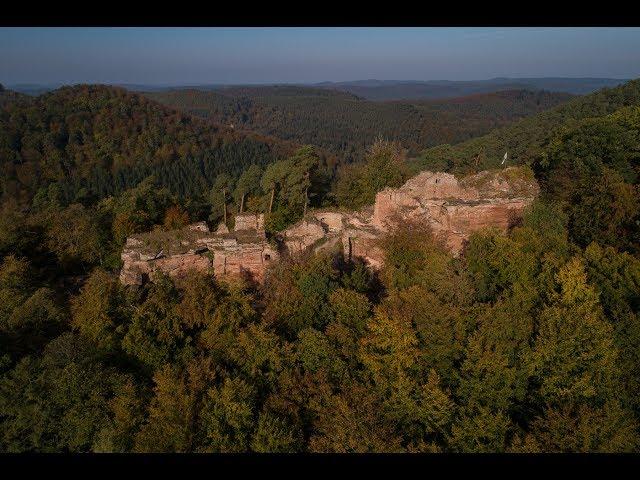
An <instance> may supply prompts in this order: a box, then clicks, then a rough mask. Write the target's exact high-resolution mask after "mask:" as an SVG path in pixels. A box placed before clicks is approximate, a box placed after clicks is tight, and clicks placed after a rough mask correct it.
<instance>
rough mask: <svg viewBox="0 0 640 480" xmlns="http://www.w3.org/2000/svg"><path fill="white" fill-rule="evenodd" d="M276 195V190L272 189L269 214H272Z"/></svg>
mask: <svg viewBox="0 0 640 480" xmlns="http://www.w3.org/2000/svg"><path fill="white" fill-rule="evenodd" d="M275 194H276V189H275V188H272V189H271V200H270V201H269V213H271V209H272V208H273V197H274V196H275Z"/></svg>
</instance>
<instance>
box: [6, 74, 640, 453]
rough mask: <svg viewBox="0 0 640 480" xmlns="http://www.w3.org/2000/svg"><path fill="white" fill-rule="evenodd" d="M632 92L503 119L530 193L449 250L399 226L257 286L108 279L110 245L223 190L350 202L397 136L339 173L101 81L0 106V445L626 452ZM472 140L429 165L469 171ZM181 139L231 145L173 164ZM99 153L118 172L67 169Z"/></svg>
mask: <svg viewBox="0 0 640 480" xmlns="http://www.w3.org/2000/svg"><path fill="white" fill-rule="evenodd" d="M287 88H289V87H287ZM276 90H277V89H276ZM636 90H637V82H631V83H629V84H627V85H625V86H623V87H620V88H617V89H613V90H609V91H604V92H600V93H597V94H594V95H592V96H589V97H584V98H581V99H577V100H574V101H573V102H571V103H570V104H568V105H566V106H565V107H563V108H562V109H558V110H555V111H552V112H548V113H546V114H544V115H542V116H540V117H537V119H535V120H534V119H530V120H528V121H527V122H528V123H527V122H524V123H523V124H520V125H519V126H518V128H516V129H515V130H511V131H512V132H516V133H517V135H516V136H515V137H514V140H513V141H514V142H515V143H514V144H513V145H511V144H510V146H509V149H510V150H509V151H510V152H513V153H514V157H515V153H518V155H521V156H520V157H518V160H522V159H523V158H526V159H527V163H533V164H534V165H533V167H534V169H533V170H534V171H535V174H536V176H537V178H538V179H539V180H540V181H541V184H542V192H541V198H538V199H537V200H536V201H535V202H534V203H533V204H532V205H531V206H530V207H529V208H527V210H526V212H525V214H524V217H523V218H522V221H521V222H519V223H518V224H517V225H515V226H513V227H512V228H511V229H509V230H508V231H507V232H502V233H501V232H497V231H492V230H485V231H478V232H475V233H474V234H473V235H472V236H471V238H470V239H469V242H468V244H466V245H465V246H464V250H463V252H462V254H461V255H460V256H459V257H457V258H454V257H452V256H451V255H450V254H449V253H448V251H447V249H446V248H444V247H443V246H442V245H440V244H439V243H438V241H436V239H434V238H433V236H432V234H431V232H430V230H429V229H427V228H424V227H423V226H421V225H420V224H414V223H411V222H409V223H405V224H399V225H397V226H396V227H397V228H392V229H390V231H389V233H388V235H387V236H386V237H385V238H384V239H382V241H381V242H380V243H379V244H378V245H375V246H376V247H379V248H381V250H382V253H383V254H384V258H385V262H384V267H383V268H382V269H381V270H379V271H376V272H374V271H372V270H370V269H369V268H368V267H367V266H366V265H365V264H364V263H363V262H362V261H358V260H356V261H354V262H352V261H346V260H345V259H344V258H341V257H340V258H336V257H335V256H334V254H326V253H325V254H314V255H311V254H310V255H307V256H300V257H296V258H291V259H288V260H283V261H281V262H278V263H277V264H275V265H274V266H273V267H272V268H270V269H269V271H268V272H267V275H266V282H265V283H264V284H263V285H262V286H260V287H256V286H251V285H248V284H245V283H244V282H240V281H238V282H231V281H229V282H226V281H222V280H220V279H218V278H216V277H214V276H213V275H211V274H196V273H192V274H189V275H187V276H186V277H185V278H180V279H176V280H172V279H171V278H170V277H167V276H163V275H158V276H154V277H153V278H152V279H151V280H152V282H149V283H147V284H145V285H143V286H141V287H125V286H123V285H121V283H120V282H119V280H118V278H117V273H116V270H117V268H118V266H119V263H118V262H119V255H120V252H121V251H122V246H123V244H124V242H125V239H126V238H127V236H129V235H131V234H132V233H136V232H142V231H148V230H151V229H154V230H155V232H156V237H155V238H156V241H157V244H158V245H163V246H166V245H165V244H164V242H166V240H167V238H168V233H167V232H166V231H165V230H164V229H165V228H176V227H178V226H183V225H185V224H186V223H187V222H188V221H190V220H191V219H193V220H196V219H198V220H202V219H204V218H207V216H209V215H210V214H211V213H213V217H215V216H216V215H218V216H221V215H222V213H223V212H224V211H223V210H219V211H217V212H216V211H215V208H216V206H219V207H221V206H222V205H223V204H224V202H225V199H223V198H221V197H220V194H221V192H222V190H223V189H227V192H226V202H227V214H228V216H229V217H231V221H232V217H233V215H235V214H236V212H238V211H239V210H240V205H243V209H244V210H247V211H252V212H257V211H262V212H264V211H268V210H269V205H270V203H271V198H272V196H273V205H272V206H271V207H272V208H271V212H270V214H268V215H267V223H268V225H270V228H271V229H280V228H282V227H284V226H286V225H288V224H289V223H291V222H293V221H295V220H297V219H299V218H300V217H301V216H302V214H303V212H304V209H305V206H306V207H318V206H322V205H325V204H327V203H330V202H332V201H333V199H332V196H331V192H330V190H331V189H332V188H333V193H336V194H338V195H337V198H338V200H339V201H341V202H345V203H344V204H345V206H353V205H364V204H366V203H368V202H371V201H372V199H373V198H374V197H375V194H376V192H377V191H379V190H380V189H382V188H384V187H386V186H389V185H398V184H400V183H402V182H403V181H404V180H405V178H406V175H409V172H410V165H407V162H406V161H405V160H404V157H403V152H402V149H401V148H399V147H398V145H395V144H393V143H390V142H377V143H376V144H375V145H374V146H373V147H372V148H371V149H370V150H369V152H368V153H367V157H366V161H365V162H363V163H361V164H354V165H353V166H352V167H348V168H345V169H342V167H341V168H340V173H339V175H338V178H339V181H338V183H337V184H333V185H332V184H331V182H330V180H331V179H332V178H333V172H332V168H333V166H334V165H332V164H330V162H328V161H327V159H326V158H325V157H323V154H322V152H321V151H320V150H319V149H314V148H313V147H309V146H308V147H304V148H299V149H298V150H295V151H294V150H291V151H288V152H279V153H278V154H277V155H276V154H275V151H271V150H269V152H271V153H273V155H271V153H268V154H267V153H265V155H264V157H260V158H259V159H258V157H257V156H256V155H254V154H256V151H259V149H258V150H255V151H254V150H251V149H249V150H247V151H244V150H242V149H240V150H234V148H235V147H231V146H229V144H228V143H227V144H225V143H224V142H225V141H226V140H224V138H226V137H225V135H226V133H225V135H222V134H221V135H222V137H224V138H223V140H221V143H220V144H218V143H216V142H217V141H214V140H211V139H212V138H219V137H217V136H216V135H217V134H216V135H212V136H208V137H206V138H204V137H201V136H199V135H200V133H202V132H209V133H211V131H210V130H209V129H210V128H213V127H211V126H205V125H204V124H201V125H200V124H198V122H197V121H196V120H193V119H190V118H189V117H185V116H182V115H180V114H176V113H175V112H169V111H166V110H164V109H161V108H160V107H158V106H156V105H154V104H152V103H150V102H147V101H146V100H144V99H142V98H140V97H139V96H135V95H129V94H126V93H124V92H122V91H120V90H117V89H110V88H106V87H74V88H71V89H62V90H61V91H58V92H56V93H53V94H49V95H47V96H44V97H42V98H40V99H36V100H34V99H27V100H25V101H24V102H23V103H20V102H22V101H16V102H9V103H10V104H3V105H4V106H1V107H0V123H2V124H1V125H0V127H2V128H4V130H0V132H1V134H0V150H1V152H0V154H1V155H4V156H3V157H2V158H3V162H4V163H3V168H4V170H3V172H4V173H6V175H5V176H3V185H2V188H3V190H2V191H3V196H4V197H3V203H2V205H1V207H0V451H3V452H637V451H638V447H639V446H640V442H639V437H638V431H639V430H638V425H639V421H640V403H639V401H638V395H637V391H638V388H639V387H640V375H639V374H638V371H639V368H638V365H639V362H640V356H639V355H640V354H639V352H640V323H639V322H638V320H639V315H640V293H639V292H640V260H639V259H638V248H637V245H638V239H637V238H636V234H637V223H635V222H636V221H637V214H638V197H637V192H638V190H637V187H638V184H637V178H638V170H637V151H636V150H637V148H636V147H637V140H638V136H637V132H638V118H639V117H638V109H637V107H634V105H635V103H634V102H636V99H637V92H636ZM280 93H282V94H283V95H284V96H286V88H285V89H284V91H282V92H280ZM332 95H333V94H332V93H330V92H327V93H326V96H327V97H329V98H330V97H331V96H332ZM525 100H526V99H525ZM74 102H75V103H74ZM464 104H465V103H464V102H463V103H462V104H461V105H464ZM34 105H35V106H34ZM466 105H468V104H466ZM625 105H626V106H627V107H626V108H620V107H622V106H625ZM230 108H231V110H232V111H233V109H234V108H235V106H231V107H230ZM238 108H240V109H244V108H245V106H242V105H241V106H239V107H238ZM434 108H435V107H434ZM460 108H466V107H460ZM612 112H613V113H612ZM229 114H230V115H231V114H232V113H229ZM47 115H48V116H47ZM44 118H46V119H47V121H46V122H45V121H44V120H43V119H44ZM143 119H144V121H143ZM154 119H155V120H154ZM545 121H546V122H548V123H547V124H546V127H545V124H544V123H541V122H545ZM247 123H249V119H247ZM198 125H199V126H198ZM5 127H6V128H5ZM525 127H526V128H525ZM547 127H548V128H547ZM545 128H546V130H545ZM526 129H532V131H533V133H532V134H531V135H530V141H531V143H530V145H529V147H530V148H529V147H526V146H525V145H524V139H525V138H526V135H525V133H526ZM134 132H135V133H134ZM198 132H200V133H198ZM209 133H207V135H209ZM227 133H228V132H227ZM202 135H203V136H206V135H205V133H202ZM229 135H231V136H232V137H233V138H235V139H237V138H238V137H236V136H234V135H232V134H231V133H229ZM501 135H506V133H505V132H504V131H503V132H502V133H500V132H497V133H495V134H494V135H493V136H490V137H489V138H493V139H496V138H502V137H501ZM520 135H522V136H520ZM176 139H177V140H176ZM486 140H487V139H485V140H483V142H484V141H486ZM521 140H522V141H523V144H522V145H521V144H520V143H519V142H520V141H521ZM212 142H213V143H212ZM233 142H235V140H233ZM233 142H232V144H233V145H236V146H237V145H238V144H237V143H233ZM225 145H227V146H225ZM473 145H477V144H473ZM519 145H520V146H519ZM205 147H206V148H205ZM467 147H468V145H467V146H465V145H464V144H463V145H462V146H443V147H441V148H440V149H439V150H438V152H439V153H438V155H447V158H442V157H439V158H436V159H433V160H434V162H439V163H438V165H443V166H445V167H447V168H448V167H451V168H453V169H454V170H460V171H464V170H465V169H472V168H475V166H474V161H473V158H474V157H470V158H471V160H469V158H467V157H464V156H463V157H457V155H458V153H460V152H465V151H467V150H465V149H466V148H467ZM493 147H495V149H496V152H497V153H499V154H500V155H502V153H501V152H500V151H501V150H502V148H504V145H502V144H497V143H496V144H494V145H493ZM493 147H492V148H493ZM243 148H244V147H243ZM43 152H44V153H46V155H45V154H44V153H43ZM199 152H200V153H202V152H204V153H202V155H205V156H206V155H208V153H207V152H225V155H228V157H226V156H224V158H223V156H215V155H218V154H213V155H214V157H215V162H214V160H213V159H214V157H211V158H210V160H211V162H213V163H216V162H218V161H220V162H221V163H220V166H221V168H220V169H217V167H216V168H213V167H212V163H208V162H209V161H208V160H202V162H198V163H197V164H196V163H193V164H190V163H189V161H190V160H188V159H189V158H192V157H191V156H192V155H193V156H194V157H193V158H198V155H200V153H199ZM239 152H244V153H246V155H244V153H243V154H240V153H239ZM251 152H253V153H251ZM469 152H471V153H474V154H476V153H477V152H475V151H472V150H469V151H468V152H467V153H469ZM263 153H264V152H263ZM432 153H433V152H432ZM134 154H135V155H138V156H139V160H140V162H141V163H140V164H144V165H147V166H149V165H153V167H152V168H146V167H145V168H142V167H134V166H133V165H134V164H136V163H137V160H135V159H134V157H133V156H132V155H134ZM7 155H8V156H7ZM220 155H222V154H220ZM261 155H262V154H261ZM270 155H271V156H270ZM239 158H241V160H239ZM276 158H278V159H280V160H279V161H277V162H272V160H274V159H276ZM478 158H479V160H478V163H479V166H481V165H483V164H484V165H492V163H491V162H493V160H492V157H489V156H485V157H484V159H482V157H478ZM163 159H165V160H166V163H163V162H165V160H163ZM514 159H515V158H514ZM529 159H531V160H532V162H529ZM223 160H224V161H223ZM227 160H228V161H229V162H237V163H238V164H237V165H236V164H234V166H233V168H224V166H225V165H227V166H229V165H231V164H230V163H229V164H227V163H225V162H227ZM465 162H466V163H465ZM97 164H100V165H102V166H103V167H104V168H105V169H106V170H109V171H110V172H112V173H111V174H112V175H115V176H114V177H109V178H110V179H107V178H103V177H95V178H103V179H102V180H100V181H95V182H93V181H88V183H87V182H84V183H83V182H82V181H79V182H78V183H74V182H76V181H77V180H78V179H90V178H93V177H92V175H94V174H93V173H91V172H92V171H93V170H92V169H93V168H94V167H95V166H96V165H97ZM186 164H189V165H192V167H193V170H190V169H187V170H180V169H178V170H175V171H174V170H172V169H173V168H174V167H170V170H169V171H173V172H174V173H175V172H178V171H182V172H183V173H184V175H185V176H184V177H181V175H182V174H177V175H174V176H173V177H172V176H168V177H162V176H161V175H164V173H166V172H165V171H164V170H163V169H164V168H165V167H161V165H165V166H166V165H186ZM216 165H217V163H216ZM249 165H250V167H249V168H248V169H244V167H246V166H249ZM265 165H268V166H267V167H266V168H264V169H263V168H262V167H263V166H265ZM127 168H133V169H135V168H139V169H138V170H135V171H136V172H137V173H136V174H135V175H133V174H132V176H131V177H129V176H128V174H124V173H122V172H125V171H127V170H126V169H127ZM176 168H177V167H176ZM189 168H191V167H189ZM129 171H133V170H129ZM154 172H155V173H157V174H158V176H156V177H155V178H154V177H150V176H149V174H150V173H154ZM189 172H191V173H193V172H200V173H198V174H196V175H195V176H194V177H190V176H189V175H190V173H189ZM203 172H204V173H203ZM349 172H351V173H349ZM527 172H529V173H527ZM530 172H531V170H530V169H528V168H527V169H521V170H517V171H514V170H505V175H512V174H515V175H518V176H520V175H523V174H525V175H528V174H530ZM187 173H189V175H187ZM199 175H202V176H201V177H199ZM187 177H188V178H187ZM205 177H206V181H204V180H202V178H205ZM114 178H115V179H116V180H115V184H116V186H115V187H113V188H111V187H108V188H107V185H110V184H111V183H110V182H111V181H112V180H113V179H114ZM198 178H200V180H198ZM214 180H215V186H214V187H213V190H212V189H211V187H212V185H213V184H214ZM68 182H71V183H68ZM92 182H93V183H92ZM70 185H72V186H70ZM163 186H165V187H168V188H163ZM130 187H133V188H130ZM478 187H480V188H481V189H482V185H478ZM196 191H197V192H198V193H197V194H196V193H194V192H196ZM208 192H211V193H212V198H206V197H207V193H208ZM216 195H218V197H216ZM218 200H222V201H221V202H218ZM349 202H352V203H353V205H349ZM25 206H29V208H24V207H25ZM183 234H184V235H187V233H183ZM156 246H157V245H156ZM149 247H150V248H151V247H153V245H149ZM153 248H155V247H153ZM173 248H175V245H173ZM167 251H169V250H167Z"/></svg>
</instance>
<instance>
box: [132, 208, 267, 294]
mask: <svg viewBox="0 0 640 480" xmlns="http://www.w3.org/2000/svg"><path fill="white" fill-rule="evenodd" d="M263 225H264V217H263V215H238V216H237V217H236V228H234V231H232V232H229V230H228V229H227V228H221V227H219V228H218V229H217V231H216V232H215V233H212V232H210V231H209V228H208V227H207V225H206V223H205V222H199V223H196V224H192V225H189V226H188V227H186V228H185V229H182V230H178V231H174V232H162V234H161V233H158V232H149V233H144V234H139V235H134V236H132V237H129V238H128V239H127V242H126V244H125V247H124V250H123V252H122V256H121V258H122V261H123V267H122V270H121V272H120V280H121V281H122V283H124V284H126V285H141V284H142V283H144V282H145V281H146V280H148V279H150V278H151V277H152V276H153V274H154V273H155V272H163V273H166V274H167V275H169V276H170V277H172V278H182V277H184V276H185V275H186V274H187V273H188V272H189V271H192V270H196V271H199V272H207V271H212V272H213V273H214V274H215V275H217V276H219V277H244V278H247V279H250V280H255V281H262V280H263V279H264V274H265V271H266V267H267V265H268V264H269V263H270V262H273V261H275V260H277V259H278V258H279V256H278V252H277V250H276V249H275V248H273V247H272V246H271V245H270V244H269V242H268V241H267V238H266V236H265V232H264V227H263ZM238 226H239V227H240V229H238V228H237V227H238Z"/></svg>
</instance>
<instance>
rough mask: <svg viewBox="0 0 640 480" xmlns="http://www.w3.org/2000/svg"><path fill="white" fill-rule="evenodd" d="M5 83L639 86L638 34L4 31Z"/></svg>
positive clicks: (0, 59)
mask: <svg viewBox="0 0 640 480" xmlns="http://www.w3.org/2000/svg"><path fill="white" fill-rule="evenodd" d="M0 45H2V47H0V64H1V65H2V66H3V68H2V71H1V72H0V82H2V83H3V84H5V85H20V84H33V85H61V84H62V85H65V84H66V85H68V84H77V83H104V84H134V85H135V84H138V85H153V86H174V85H184V86H188V85H212V84H213V85H264V84H314V83H322V82H352V81H358V80H364V79H377V80H386V79H390V80H391V81H442V80H450V81H478V80H490V79H495V78H513V79H518V78H613V79H630V78H637V77H640V28H367V27H358V28H311V27H309V28H23V27H13V28H0Z"/></svg>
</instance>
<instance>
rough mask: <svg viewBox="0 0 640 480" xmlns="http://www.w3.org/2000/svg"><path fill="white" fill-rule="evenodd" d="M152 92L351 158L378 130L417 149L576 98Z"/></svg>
mask: <svg viewBox="0 0 640 480" xmlns="http://www.w3.org/2000/svg"><path fill="white" fill-rule="evenodd" d="M146 95H147V96H148V97H149V98H151V99H153V100H156V101H158V102H160V103H163V104H165V105H168V106H171V107H173V108H177V109H180V110H182V111H185V112H189V113H192V114H194V115H198V116H203V117H206V118H210V119H212V120H214V121H215V122H217V123H220V124H222V125H227V126H233V127H234V128H236V129H238V128H243V129H248V130H252V131H256V132H260V133H262V134H265V135H271V136H275V137H278V138H283V139H287V140H291V141H295V142H298V143H302V144H313V145H316V146H319V147H321V148H323V149H325V150H327V151H330V152H332V153H334V154H336V155H338V156H340V157H341V158H343V159H345V160H347V161H350V160H357V159H360V158H361V157H362V154H363V153H364V151H365V149H366V147H367V146H368V145H370V144H371V143H372V142H373V141H374V140H375V139H376V138H377V137H379V136H382V137H384V138H386V139H388V140H392V141H398V142H399V143H400V144H401V145H402V146H403V147H404V148H407V149H408V150H409V153H417V152H418V151H420V150H422V149H424V148H426V147H430V146H434V145H439V144H442V143H456V142H461V141H464V140H467V139H469V138H472V137H475V136H478V135H482V134H484V133H487V132H489V131H490V130H491V129H493V128H496V127H499V126H503V125H507V124H509V123H511V122H513V121H514V120H518V119H520V118H523V117H526V116H528V115H531V114H534V113H537V112H541V111H543V110H546V109H548V108H551V107H553V106H556V105H558V104H560V103H562V102H565V101H567V100H568V99H570V98H572V96H571V95H569V94H566V93H551V92H545V91H537V92H532V91H527V90H514V91H503V92H495V93H488V94H482V95H472V96H468V97H462V98H455V99H448V100H437V101H436V100H432V101H427V100H423V101H419V100H415V101H411V102H405V101H398V102H372V101H368V100H364V99H361V98H359V97H356V96H355V95H351V94H349V93H344V92H338V91H333V90H329V89H317V88H306V87H293V86H276V87H236V88H224V89H218V90H216V91H201V90H174V91H168V92H151V93H147V94H146Z"/></svg>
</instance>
